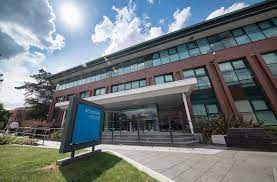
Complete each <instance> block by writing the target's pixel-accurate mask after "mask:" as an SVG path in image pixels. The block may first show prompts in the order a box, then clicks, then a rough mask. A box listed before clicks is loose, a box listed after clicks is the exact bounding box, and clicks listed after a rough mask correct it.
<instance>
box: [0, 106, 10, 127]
mask: <svg viewBox="0 0 277 182" xmlns="http://www.w3.org/2000/svg"><path fill="white" fill-rule="evenodd" d="M10 115H11V114H10V112H9V111H8V110H6V109H5V108H4V105H3V104H2V103H0V130H1V129H3V128H4V127H5V126H6V125H7V123H8V121H9V117H10Z"/></svg>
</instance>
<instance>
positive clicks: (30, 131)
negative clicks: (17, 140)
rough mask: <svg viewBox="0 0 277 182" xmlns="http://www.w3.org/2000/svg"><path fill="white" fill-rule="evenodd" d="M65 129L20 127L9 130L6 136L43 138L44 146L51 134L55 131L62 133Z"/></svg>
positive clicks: (5, 133)
mask: <svg viewBox="0 0 277 182" xmlns="http://www.w3.org/2000/svg"><path fill="white" fill-rule="evenodd" d="M62 130H63V128H31V127H18V128H16V129H8V130H6V131H4V133H3V134H4V135H15V136H29V137H30V138H41V139H42V144H44V141H45V140H49V139H51V138H50V134H51V133H53V132H55V131H62Z"/></svg>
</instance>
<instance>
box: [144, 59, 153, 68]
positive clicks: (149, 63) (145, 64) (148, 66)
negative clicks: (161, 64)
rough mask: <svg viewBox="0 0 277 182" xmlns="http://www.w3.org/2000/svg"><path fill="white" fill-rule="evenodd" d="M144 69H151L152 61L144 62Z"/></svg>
mask: <svg viewBox="0 0 277 182" xmlns="http://www.w3.org/2000/svg"><path fill="white" fill-rule="evenodd" d="M144 67H145V68H151V67H153V61H152V60H148V61H146V62H144Z"/></svg>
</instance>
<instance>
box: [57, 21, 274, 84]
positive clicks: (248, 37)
mask: <svg viewBox="0 0 277 182" xmlns="http://www.w3.org/2000/svg"><path fill="white" fill-rule="evenodd" d="M276 19H277V18H272V19H269V20H266V21H262V22H258V23H256V24H250V25H247V26H244V27H241V28H237V29H234V30H230V31H225V32H222V33H219V34H215V35H212V36H209V37H205V38H201V39H198V40H196V41H192V42H188V43H185V44H181V45H178V46H176V47H172V48H169V49H166V50H161V51H159V52H156V53H153V54H150V55H146V56H143V57H140V58H137V59H134V60H130V61H127V62H124V63H121V64H119V65H116V66H113V67H110V68H105V69H103V70H99V71H98V72H94V73H91V74H87V75H84V76H83V77H82V78H81V77H74V78H72V79H69V80H65V81H63V82H61V83H59V84H58V85H57V87H56V90H63V89H67V88H71V87H75V86H78V85H82V84H86V83H91V82H95V81H99V80H103V79H106V78H110V77H116V76H118V75H123V74H128V73H131V72H135V71H138V70H143V69H146V68H150V67H155V66H159V65H162V64H167V63H170V62H175V61H179V60H183V59H186V58H189V57H192V56H197V55H201V54H207V53H209V52H212V51H219V50H222V49H224V48H229V47H234V46H238V45H243V44H247V43H250V42H253V41H258V40H262V39H266V38H270V37H274V36H277V25H276V22H277V20H276ZM230 74H231V72H230Z"/></svg>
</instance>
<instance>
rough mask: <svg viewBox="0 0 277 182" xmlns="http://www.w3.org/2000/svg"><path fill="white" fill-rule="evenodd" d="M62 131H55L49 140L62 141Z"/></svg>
mask: <svg viewBox="0 0 277 182" xmlns="http://www.w3.org/2000/svg"><path fill="white" fill-rule="evenodd" d="M62 134H63V133H62V130H58V131H54V132H52V133H51V134H50V136H49V138H50V139H52V140H59V141H60V140H61V139H62Z"/></svg>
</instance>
